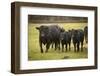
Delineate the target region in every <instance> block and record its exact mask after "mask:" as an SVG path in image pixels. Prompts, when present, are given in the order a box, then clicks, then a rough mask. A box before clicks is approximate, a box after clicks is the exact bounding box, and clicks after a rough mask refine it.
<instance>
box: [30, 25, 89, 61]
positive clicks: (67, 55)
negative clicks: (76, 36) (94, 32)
mask: <svg viewBox="0 0 100 76" xmlns="http://www.w3.org/2000/svg"><path fill="white" fill-rule="evenodd" d="M40 25H41V24H29V25H28V60H53V59H79V58H87V57H88V51H87V44H85V42H84V49H83V52H78V53H75V52H74V49H73V45H72V44H71V50H70V51H69V50H68V52H63V53H62V52H61V50H56V51H55V50H54V49H52V48H51V47H50V49H49V50H48V53H40V47H39V31H38V30H36V27H37V26H40ZM86 25H87V23H61V24H60V23H59V26H60V27H63V28H64V29H65V30H69V29H84V27H85V26H86ZM43 49H44V51H45V46H43Z"/></svg>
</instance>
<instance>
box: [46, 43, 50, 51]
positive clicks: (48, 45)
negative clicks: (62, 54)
mask: <svg viewBox="0 0 100 76" xmlns="http://www.w3.org/2000/svg"><path fill="white" fill-rule="evenodd" d="M49 47H50V43H47V45H46V52H48V49H49Z"/></svg>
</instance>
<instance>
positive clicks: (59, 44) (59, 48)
mask: <svg viewBox="0 0 100 76" xmlns="http://www.w3.org/2000/svg"><path fill="white" fill-rule="evenodd" d="M58 47H59V50H60V41H59V43H58Z"/></svg>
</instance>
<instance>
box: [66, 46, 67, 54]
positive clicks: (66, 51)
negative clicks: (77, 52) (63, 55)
mask: <svg viewBox="0 0 100 76" xmlns="http://www.w3.org/2000/svg"><path fill="white" fill-rule="evenodd" d="M66 52H67V44H66Z"/></svg>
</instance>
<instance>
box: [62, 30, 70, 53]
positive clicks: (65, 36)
mask: <svg viewBox="0 0 100 76" xmlns="http://www.w3.org/2000/svg"><path fill="white" fill-rule="evenodd" d="M60 41H61V44H62V52H63V51H64V45H65V46H66V52H67V45H68V44H69V50H70V43H71V31H70V30H69V31H68V32H67V31H64V32H61V33H60Z"/></svg>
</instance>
